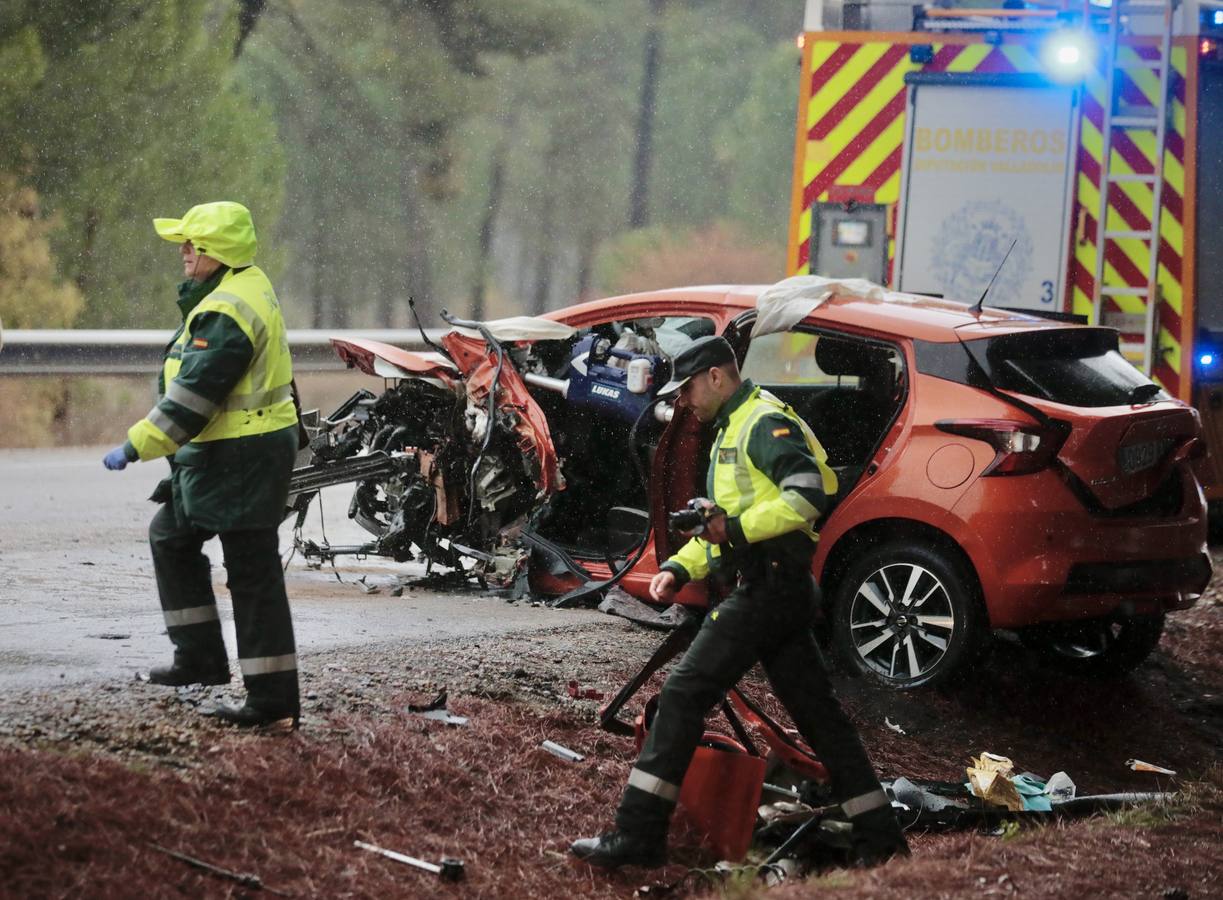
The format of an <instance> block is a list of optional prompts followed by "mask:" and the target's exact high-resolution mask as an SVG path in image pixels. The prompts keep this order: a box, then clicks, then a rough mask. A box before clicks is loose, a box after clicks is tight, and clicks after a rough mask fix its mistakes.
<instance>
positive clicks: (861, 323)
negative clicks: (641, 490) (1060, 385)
mask: <svg viewBox="0 0 1223 900" xmlns="http://www.w3.org/2000/svg"><path fill="white" fill-rule="evenodd" d="M769 287H771V285H767V284H755V285H741V284H737V285H700V286H696V287H679V288H668V289H665V290H658V291H644V292H641V293H636V294H622V295H620V296H617V297H607V298H605V299H602V300H591V301H588V302H586V303H579V304H577V305H575V306H569V307H566V308H564V309H560V310H553V311H552V312H549V313H547V314H546V317H547V318H550V319H560V320H562V321H565V322H568V323H569V324H572V325H576V326H578V327H581V326H582V325H583V324H585V323H587V322H590V321H597V320H598V319H599V318H600V317H604V316H606V315H607V314H608V313H609V312H612V313H614V314H615V315H616V316H617V317H618V318H619V317H623V313H621V312H620V311H621V310H623V311H624V312H625V313H627V312H629V311H630V310H631V311H632V314H633V315H639V316H650V315H660V314H662V310H663V309H670V310H672V314H674V311H675V310H676V307H677V306H678V307H680V308H681V309H682V308H684V307H690V308H691V315H702V314H706V315H707V314H709V313H710V312H712V311H715V310H716V311H719V312H724V313H725V314H726V317H727V318H733V317H735V316H737V315H739V314H740V313H741V312H744V311H746V310H749V309H753V308H755V306H756V301H757V299H758V298H759V296H760V294H761V293H763V292H764V291H765V290H767V289H768V288H769ZM885 294H886V297H887V300H886V301H879V300H872V299H867V298H863V297H852V296H847V295H834V296H833V297H832V298H830V299H829V300H828V301H827V302H825V303H823V304H821V305H820V307H819V308H818V309H816V310H815V311H814V312H812V313H811V315H810V316H808V321H811V322H815V323H826V324H829V325H845V326H849V327H850V328H860V329H865V330H869V331H874V332H879V333H883V334H891V335H897V336H903V337H910V338H917V339H919V340H926V341H935V342H939V343H946V342H950V341H954V340H957V339H963V340H972V339H975V338H983V337H995V336H997V335H1000V334H1008V333H1012V332H1016V331H1030V330H1033V329H1048V328H1066V327H1075V326H1074V325H1072V324H1071V323H1067V322H1060V321H1054V320H1051V319H1043V318H1040V317H1038V316H1035V315H1029V314H1025V313H1020V312H1011V311H1008V310H1003V309H994V308H991V307H988V306H986V307H985V308H984V309H982V310H981V312H980V313H977V312H976V311H975V310H973V309H971V308H970V307H969V306H968V305H967V304H964V303H957V302H955V301H954V300H944V299H941V298H939V297H930V296H926V295H922V294H908V293H904V292H902V291H891V290H888V291H885Z"/></svg>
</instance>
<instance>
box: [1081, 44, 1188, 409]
mask: <svg viewBox="0 0 1223 900" xmlns="http://www.w3.org/2000/svg"><path fill="white" fill-rule="evenodd" d="M1193 47H1194V44H1193V39H1192V38H1190V39H1188V43H1186V41H1183V40H1182V41H1178V44H1177V46H1174V47H1173V51H1172V74H1171V81H1172V83H1171V86H1170V93H1171V95H1172V97H1173V101H1172V109H1171V116H1170V118H1169V121H1168V130H1167V139H1166V141H1165V145H1164V148H1163V154H1164V183H1163V194H1162V203H1161V207H1162V211H1161V213H1160V222H1159V232H1160V235H1159V274H1158V283H1159V289H1160V295H1161V298H1162V301H1161V303H1160V305H1159V307H1158V318H1159V321H1158V328H1157V331H1158V334H1159V352H1158V353H1157V354H1156V355H1155V357H1154V363H1153V366H1152V369H1153V371H1152V375H1153V376H1154V377H1155V378H1156V380H1158V381H1159V382H1160V383H1162V384H1163V385H1164V387H1165V388H1167V389H1168V390H1169V392H1171V393H1172V394H1173V395H1175V396H1182V397H1185V398H1186V399H1187V396H1188V388H1189V386H1188V384H1187V381H1188V380H1187V379H1182V373H1183V372H1184V371H1185V370H1184V368H1183V357H1185V356H1187V354H1184V353H1182V347H1187V346H1191V342H1192V334H1191V333H1189V334H1186V327H1185V324H1186V322H1188V321H1191V319H1189V318H1186V315H1185V313H1186V310H1185V305H1186V300H1187V298H1186V296H1185V295H1186V291H1185V290H1184V285H1185V284H1186V280H1185V276H1186V271H1185V265H1184V263H1185V260H1184V256H1185V248H1186V242H1185V191H1186V184H1185V151H1186V143H1187V142H1186V132H1187V128H1186V123H1187V118H1186V110H1185V98H1186V86H1187V81H1186V74H1187V71H1188V65H1189V62H1190V60H1193V62H1195V63H1196V53H1195V52H1193V51H1192V50H1191V49H1190V48H1193ZM1120 52H1121V54H1122V59H1121V60H1120V62H1121V63H1122V64H1124V63H1126V62H1131V61H1136V60H1138V59H1155V58H1158V56H1159V48H1158V47H1157V46H1155V45H1154V44H1153V43H1140V44H1135V45H1131V46H1126V47H1123V48H1122V49H1121V51H1120ZM1118 80H1119V82H1120V86H1119V97H1118V99H1119V102H1120V103H1122V104H1124V105H1125V106H1127V107H1129V108H1131V109H1133V110H1135V111H1137V112H1140V111H1141V110H1142V109H1144V108H1146V109H1150V108H1151V107H1153V106H1154V105H1156V103H1157V102H1158V97H1159V76H1158V74H1157V73H1156V72H1154V71H1151V70H1142V69H1125V68H1122V69H1121V70H1120V72H1119V74H1118ZM1084 88H1085V90H1084V94H1083V115H1082V117H1081V119H1080V123H1079V128H1080V131H1079V159H1078V178H1077V183H1076V190H1075V203H1076V216H1075V221H1076V222H1078V223H1079V225H1078V228H1077V229H1076V233H1075V235H1074V238H1073V241H1074V246H1073V248H1072V249H1073V254H1074V255H1073V259H1072V261H1071V264H1070V271H1069V273H1068V278H1067V286H1068V288H1069V291H1070V296H1071V309H1072V311H1073V312H1076V313H1080V314H1084V315H1091V314H1092V313H1093V312H1094V309H1093V305H1092V297H1093V293H1094V289H1095V270H1096V234H1097V228H1098V227H1099V223H1098V222H1097V221H1096V219H1097V217H1098V215H1099V209H1100V177H1101V173H1102V170H1103V151H1104V139H1103V135H1102V134H1101V128H1102V127H1103V122H1104V103H1105V102H1106V98H1105V91H1106V80H1105V73H1104V72H1103V71H1100V72H1097V73H1095V74H1094V75H1093V76H1091V77H1089V78H1088V79H1087V81H1086V83H1085V85H1084ZM1156 153H1157V149H1156V147H1155V135H1154V133H1153V132H1151V131H1149V130H1142V131H1139V130H1132V131H1130V130H1118V129H1114V131H1113V148H1112V163H1111V166H1112V171H1113V172H1114V173H1121V174H1129V173H1132V174H1138V175H1149V174H1151V173H1152V172H1154V171H1155V159H1156ZM1153 202H1154V194H1153V191H1152V187H1151V185H1148V184H1143V183H1141V182H1121V183H1119V184H1118V183H1114V184H1113V185H1112V188H1111V189H1110V191H1109V203H1108V206H1109V209H1108V222H1107V229H1108V230H1128V231H1145V230H1147V229H1149V228H1150V227H1151V213H1152V204H1153ZM1149 265H1150V246H1149V245H1148V244H1147V243H1146V242H1145V241H1141V240H1133V239H1122V240H1113V241H1109V243H1108V245H1107V247H1106V248H1105V251H1104V283H1105V285H1110V286H1118V287H1141V288H1145V287H1146V286H1147V271H1148V266H1149ZM1146 304H1147V298H1144V297H1127V296H1116V297H1114V296H1107V297H1105V298H1104V302H1103V312H1104V315H1105V316H1108V315H1109V314H1110V313H1131V314H1136V315H1137V316H1144V315H1145V313H1146V308H1147V307H1146ZM1126 337H1127V338H1132V339H1133V340H1136V341H1141V340H1142V337H1143V336H1142V335H1141V334H1135V335H1127V336H1126ZM1182 381H1185V382H1186V383H1184V384H1182Z"/></svg>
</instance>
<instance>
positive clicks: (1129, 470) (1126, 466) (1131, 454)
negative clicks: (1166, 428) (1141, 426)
mask: <svg viewBox="0 0 1223 900" xmlns="http://www.w3.org/2000/svg"><path fill="white" fill-rule="evenodd" d="M1171 447H1172V439H1171V438H1161V439H1160V440H1157V441H1143V442H1142V443H1141V444H1129V445H1128V446H1125V447H1121V448H1119V449H1118V450H1117V465H1119V466H1120V467H1121V471H1122V472H1124V473H1125V474H1127V475H1133V474H1134V473H1135V472H1141V471H1142V470H1144V469H1149V468H1151V466H1153V465H1155V464H1156V463H1157V462H1159V461H1160V460H1161V459H1163V458H1164V454H1165V453H1167V452H1168V450H1169V449H1170V448H1171Z"/></svg>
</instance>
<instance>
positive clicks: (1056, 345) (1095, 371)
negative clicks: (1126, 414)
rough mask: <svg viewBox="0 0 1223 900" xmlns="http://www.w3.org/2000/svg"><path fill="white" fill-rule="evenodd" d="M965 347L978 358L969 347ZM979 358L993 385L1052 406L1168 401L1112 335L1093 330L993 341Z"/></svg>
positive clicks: (1051, 331)
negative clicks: (1046, 401)
mask: <svg viewBox="0 0 1223 900" xmlns="http://www.w3.org/2000/svg"><path fill="white" fill-rule="evenodd" d="M968 346H969V349H970V350H972V351H974V356H976V357H980V356H981V354H980V353H979V352H976V351H977V348H976V346H975V343H974V344H969V345H968ZM984 357H985V360H986V366H987V368H988V371H989V374H990V377H991V378H992V379H993V382H994V385H995V386H996V387H999V388H1001V389H1002V390H1004V391H1015V392H1016V393H1020V394H1028V395H1030V396H1034V397H1043V398H1045V399H1047V400H1052V401H1054V402H1056V403H1065V404H1067V405H1070V406H1084V407H1103V406H1121V405H1125V404H1128V403H1134V402H1139V401H1143V402H1147V401H1151V400H1156V399H1160V400H1166V399H1168V395H1167V394H1166V393H1164V392H1163V391H1161V390H1159V389H1158V387H1157V386H1156V385H1155V384H1154V383H1152V382H1151V380H1150V379H1149V378H1147V377H1146V376H1145V375H1143V374H1142V372H1140V371H1139V370H1138V369H1136V368H1134V366H1133V365H1131V364H1130V363H1129V362H1127V361H1126V359H1125V357H1124V356H1122V355H1121V354H1120V353H1119V352H1118V351H1117V349H1116V336H1115V335H1114V334H1111V333H1105V332H1103V331H1101V330H1099V329H1087V328H1075V329H1064V330H1061V329H1059V330H1048V331H1040V332H1034V333H1030V334H1017V335H1008V336H1006V337H1002V338H994V339H992V340H990V341H989V342H988V344H987V349H986V352H985V354H984ZM1136 392H1137V393H1136Z"/></svg>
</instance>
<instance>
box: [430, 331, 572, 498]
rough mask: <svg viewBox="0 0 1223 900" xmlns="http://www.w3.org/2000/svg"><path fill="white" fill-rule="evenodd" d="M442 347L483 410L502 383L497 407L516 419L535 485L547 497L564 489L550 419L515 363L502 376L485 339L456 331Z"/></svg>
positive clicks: (504, 367) (470, 396) (516, 430)
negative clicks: (495, 384) (489, 393)
mask: <svg viewBox="0 0 1223 900" xmlns="http://www.w3.org/2000/svg"><path fill="white" fill-rule="evenodd" d="M442 346H443V347H445V348H446V351H447V352H448V353H449V354H450V357H451V359H453V360H454V362H455V365H457V366H458V367H459V371H460V372H462V374H463V381H464V383H465V384H466V386H467V398H468V400H469V401H470V402H471V403H473V404H475V405H476V406H478V407H479V408H481V409H485V408H487V406H488V392H489V391H490V390H491V389H492V386H493V379H494V378H496V379H497V380H498V390H499V391H500V393H501V396H500V397H499V398H498V399H497V404H498V406H499V407H500V408H501V409H502V410H503V411H504V412H506V413H508V414H510V415H513V416H514V419H515V424H514V433H515V434H516V435H517V436H518V450H519V451H520V452H521V453H522V454H523V456H525V457H526V458H527V459H528V460H530V461H532V462H533V463H534V465H533V466H532V467H531V468H532V469H534V470H535V471H534V475H535V486H536V487H537V488H539V490H540V492H541V494H543V495H548V494H552V493H554V492H556V491H559V490H563V489H564V486H565V481H564V479H563V478H562V477H561V473H560V461H559V460H558V459H557V458H556V446H555V444H553V442H552V433H551V431H550V430H549V428H548V420H547V418H546V417H545V416H544V411H543V410H542V409H540V408H539V404H538V403H536V402H535V400H534V399H533V398H532V397H531V394H530V392H529V391H528V390H527V385H526V382H525V381H523V380H522V376H521V375H519V374H518V370H517V369H515V368H514V366H513V364H512V363H507V364H504V365H502V366H501V372H500V374H498V373H497V354H496V353H495V352H494V351H493V350H492V349H491V348H490V347H489V346H488V345H487V344H486V343H485V342H484V339H483V338H473V337H467V336H466V335H463V334H459V333H458V332H455V331H452V332H450V333H449V334H447V335H445V336H444V337H443V338H442ZM490 427H491V423H490Z"/></svg>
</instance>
